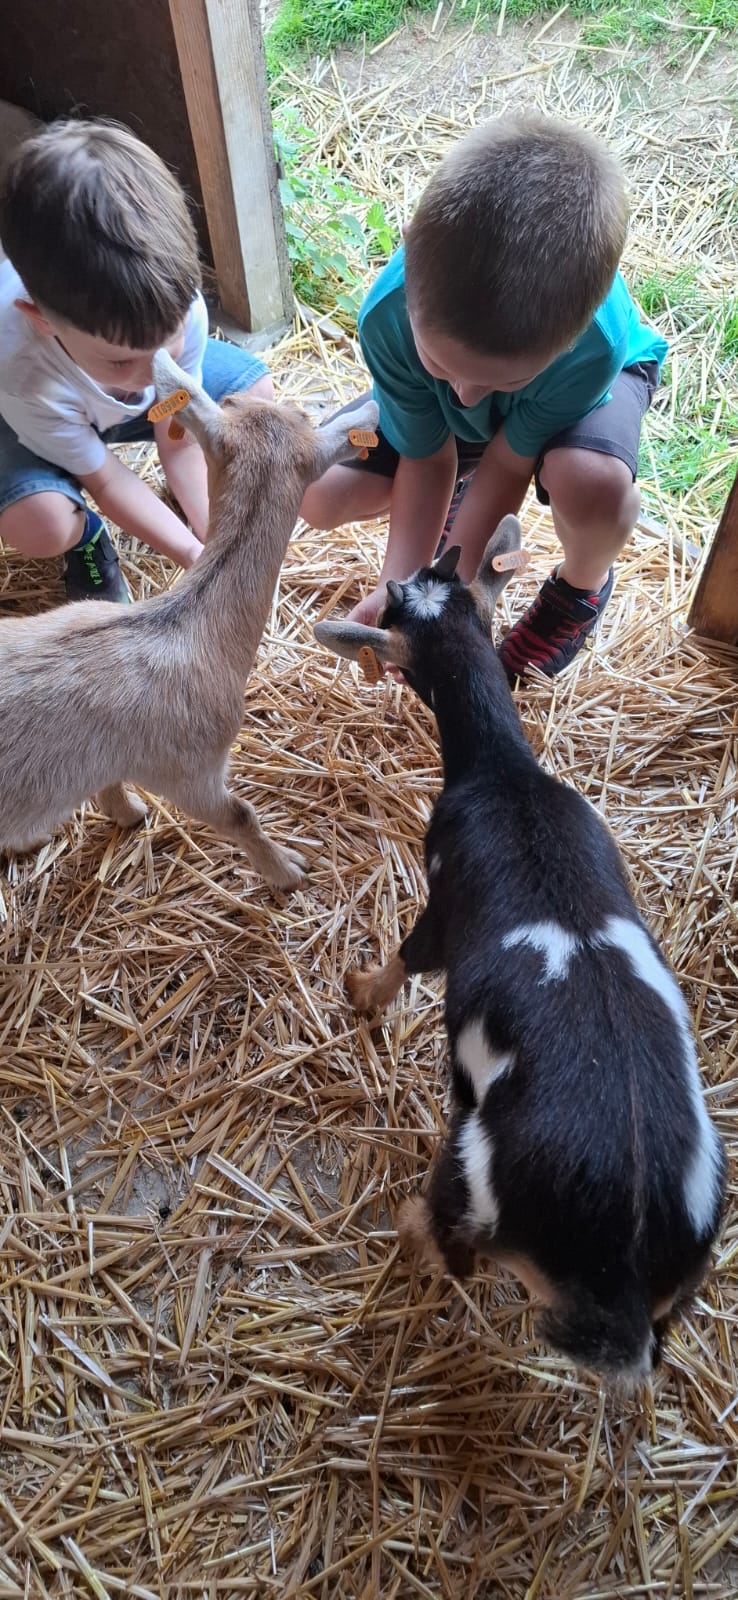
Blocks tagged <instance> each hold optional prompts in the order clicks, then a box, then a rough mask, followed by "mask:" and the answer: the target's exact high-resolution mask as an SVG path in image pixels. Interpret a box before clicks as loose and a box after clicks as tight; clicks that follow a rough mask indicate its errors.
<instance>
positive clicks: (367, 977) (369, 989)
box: [346, 967, 382, 1017]
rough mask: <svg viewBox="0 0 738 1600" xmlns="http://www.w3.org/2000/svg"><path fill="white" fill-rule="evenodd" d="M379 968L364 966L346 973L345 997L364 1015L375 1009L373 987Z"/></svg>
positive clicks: (374, 986) (355, 1009)
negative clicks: (360, 969) (361, 969)
mask: <svg viewBox="0 0 738 1600" xmlns="http://www.w3.org/2000/svg"><path fill="white" fill-rule="evenodd" d="M381 970H382V969H381V967H365V968H364V969H363V971H359V970H357V971H355V972H347V974H346V997H347V999H348V1002H349V1005H351V1006H352V1007H353V1009H354V1011H358V1012H360V1013H361V1015H362V1016H364V1017H365V1016H367V1015H368V1014H369V1012H370V1011H376V1009H377V1001H376V998H375V989H376V981H377V975H378V974H379V973H380V972H381Z"/></svg>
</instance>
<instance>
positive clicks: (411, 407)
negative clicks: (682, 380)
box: [359, 249, 668, 460]
mask: <svg viewBox="0 0 738 1600" xmlns="http://www.w3.org/2000/svg"><path fill="white" fill-rule="evenodd" d="M359 338H360V340H361V348H362V350H363V352H364V357H365V360H366V363H367V366H368V368H369V371H370V372H371V375H372V378H373V379H374V394H375V398H376V400H377V403H378V405H379V426H380V428H381V429H382V432H383V434H384V435H385V438H387V439H388V440H389V442H390V444H391V445H393V446H394V448H395V450H397V451H399V453H400V455H402V456H409V457H410V458H411V459H413V460H420V459H421V458H422V457H423V456H430V455H433V454H434V452H435V451H436V450H440V448H441V445H442V444H443V443H444V442H445V440H446V439H447V438H448V436H449V434H450V433H454V434H456V436H457V438H459V439H463V440H464V441H465V442H466V443H468V444H487V443H488V442H489V440H490V439H492V438H493V437H494V435H495V434H496V433H497V431H498V429H499V428H500V427H503V428H504V431H505V437H506V439H507V442H508V444H509V446H510V448H511V450H514V451H515V452H516V454H517V455H521V456H538V455H540V453H541V451H542V450H543V449H544V447H545V445H547V444H548V442H549V440H550V439H554V438H555V437H556V435H557V434H559V433H561V432H562V431H563V429H564V428H569V427H571V426H572V425H573V424H574V423H575V422H580V421H581V419H582V417H586V416H587V415H588V413H589V412H590V411H593V410H594V408H595V406H599V405H601V404H602V403H603V401H604V402H606V401H607V400H609V398H610V386H611V384H612V383H613V381H614V379H615V378H616V377H617V375H618V373H619V372H621V371H622V369H623V367H629V366H633V365H635V364H636V363H637V362H640V361H655V362H657V363H658V365H659V367H660V366H661V363H662V361H663V359H664V356H665V355H666V352H667V349H668V346H667V344H666V340H665V339H662V338H661V335H660V334H658V333H656V332H655V330H654V329H653V328H649V327H648V326H647V325H646V324H645V323H643V322H642V321H641V319H640V316H639V314H638V311H637V309H636V307H635V305H634V303H633V301H632V300H631V297H630V295H629V293H628V290H627V289H626V287H625V284H624V282H623V279H622V277H621V275H620V273H618V274H617V276H616V277H615V281H614V283H613V285H612V288H611V290H610V293H609V294H608V296H607V299H606V300H604V301H603V303H602V305H601V306H600V307H599V310H598V311H596V312H595V315H594V317H593V318H592V321H591V323H590V325H589V327H588V328H585V331H584V333H582V334H580V337H579V338H578V339H577V340H576V343H575V344H574V345H573V346H572V348H571V349H570V350H565V351H564V353H563V355H560V356H557V357H556V360H555V361H552V362H551V365H550V366H549V367H546V368H545V370H544V371H543V372H541V373H539V375H538V377H537V378H534V379H533V381H532V382H531V383H529V384H526V387H525V388H524V389H516V390H515V391H514V392H513V393H512V394H504V393H497V394H489V395H487V396H486V397H485V399H484V400H481V401H480V402H479V404H478V405H476V406H468V407H467V406H462V405H461V404H460V402H459V400H458V398H457V397H456V395H455V393H454V391H453V389H452V388H451V385H450V384H448V383H446V382H444V381H443V380H442V379H440V378H432V377H431V375H430V373H429V372H426V370H425V367H424V366H423V364H422V362H421V360H420V357H419V355H418V353H417V350H416V348H415V341H414V339H413V335H412V330H411V327H410V320H409V317H408V314H407V304H406V301H405V252H404V250H403V249H400V250H398V251H396V253H395V255H393V256H392V258H391V260H390V261H388V263H387V266H386V267H385V268H384V270H383V271H382V272H381V273H380V275H379V277H378V278H377V281H376V283H375V284H374V285H373V286H372V288H371V289H370V290H369V293H368V295H367V297H366V299H365V301H364V304H363V306H362V308H361V311H360V312H359Z"/></svg>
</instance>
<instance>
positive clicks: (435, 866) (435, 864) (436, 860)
mask: <svg viewBox="0 0 738 1600" xmlns="http://www.w3.org/2000/svg"><path fill="white" fill-rule="evenodd" d="M442 866H443V862H442V861H441V857H440V856H439V854H438V851H436V853H435V855H433V856H431V858H430V861H429V863H428V876H429V878H434V877H435V875H436V873H437V872H440V870H441V867H442Z"/></svg>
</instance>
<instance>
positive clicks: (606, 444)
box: [338, 361, 659, 505]
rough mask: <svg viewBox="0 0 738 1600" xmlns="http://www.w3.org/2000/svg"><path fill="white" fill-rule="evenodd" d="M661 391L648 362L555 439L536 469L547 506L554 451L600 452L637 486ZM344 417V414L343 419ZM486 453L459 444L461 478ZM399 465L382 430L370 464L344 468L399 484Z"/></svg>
mask: <svg viewBox="0 0 738 1600" xmlns="http://www.w3.org/2000/svg"><path fill="white" fill-rule="evenodd" d="M658 385H659V368H658V363H657V362H656V361H643V362H640V363H639V364H638V365H637V366H632V367H624V368H623V371H622V372H620V373H618V376H617V378H616V379H615V381H614V383H613V385H612V390H611V397H610V399H609V400H607V401H603V403H602V404H601V405H599V406H595V409H594V411H590V412H589V414H588V415H587V416H586V417H583V418H582V420H581V422H575V423H574V424H573V426H572V427H571V428H565V429H564V431H563V432H562V433H557V434H555V435H554V436H553V437H552V438H551V439H549V441H548V443H547V444H546V445H545V447H544V449H543V450H542V451H541V453H540V455H539V457H538V459H537V461H536V464H535V467H534V469H533V475H534V477H535V484H536V494H537V496H538V499H539V500H540V501H541V503H542V505H548V504H549V499H548V495H547V493H546V490H545V489H544V487H543V485H542V483H541V481H540V477H539V473H540V469H541V467H542V466H543V462H544V459H545V457H546V454H547V452H548V451H549V450H561V449H569V450H596V451H599V453H600V455H603V456H617V458H618V460H619V461H624V462H625V465H626V466H627V467H629V468H630V470H631V473H632V474H633V478H634V480H635V477H636V473H637V470H638V445H639V442H640V436H641V423H642V421H643V418H644V416H645V414H646V412H647V410H648V408H649V406H650V404H651V401H652V399H653V397H654V394H655V393H656V390H657V388H658ZM368 398H369V396H368V394H363V395H360V396H359V398H358V399H357V400H350V401H349V402H348V405H345V406H342V407H341V411H351V410H353V409H354V408H355V407H357V406H360V405H363V404H364V401H365V400H367V399H368ZM340 414H341V413H340V412H339V413H338V415H340ZM486 448H487V447H486V445H485V444H469V443H468V442H467V441H466V440H464V439H457V440H456V450H457V455H458V462H459V466H458V476H459V478H466V477H469V476H470V474H471V473H472V472H473V471H474V468H475V467H476V466H478V464H479V461H480V460H481V457H482V455H483V454H484V451H485V450H486ZM399 459H400V458H399V455H398V453H397V451H396V450H395V448H394V446H393V445H391V444H390V442H389V440H388V439H386V438H385V436H384V434H383V433H382V432H381V430H379V444H378V446H377V448H376V450H370V451H369V455H368V456H367V457H366V459H365V460H364V461H360V460H354V461H347V462H344V465H345V466H348V467H351V468H352V469H353V470H354V471H355V472H373V473H376V474H378V475H379V476H380V477H383V478H393V477H394V475H395V472H396V470H397V463H398V461H399Z"/></svg>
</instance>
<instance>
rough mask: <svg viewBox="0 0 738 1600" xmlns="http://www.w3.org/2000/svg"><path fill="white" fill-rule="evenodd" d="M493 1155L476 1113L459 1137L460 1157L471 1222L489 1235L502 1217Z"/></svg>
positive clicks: (469, 1119)
mask: <svg viewBox="0 0 738 1600" xmlns="http://www.w3.org/2000/svg"><path fill="white" fill-rule="evenodd" d="M492 1154H493V1146H492V1140H491V1138H490V1136H489V1134H488V1133H487V1131H486V1129H485V1128H483V1127H482V1124H481V1122H480V1120H479V1117H478V1115H477V1113H476V1111H474V1112H472V1114H471V1116H470V1117H467V1119H466V1122H465V1123H464V1126H463V1128H462V1130H461V1133H460V1134H459V1155H460V1157H461V1164H462V1169H463V1173H464V1177H465V1179H466V1183H467V1187H468V1189H469V1198H470V1201H471V1206H470V1213H469V1220H470V1222H471V1223H472V1225H473V1226H474V1227H475V1228H484V1229H485V1230H489V1232H490V1233H494V1230H495V1228H496V1227H497V1221H498V1218H499V1215H500V1208H499V1205H498V1204H497V1199H496V1196H495V1192H494V1189H493V1187H492V1182H491V1177H490V1168H491V1166H492Z"/></svg>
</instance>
